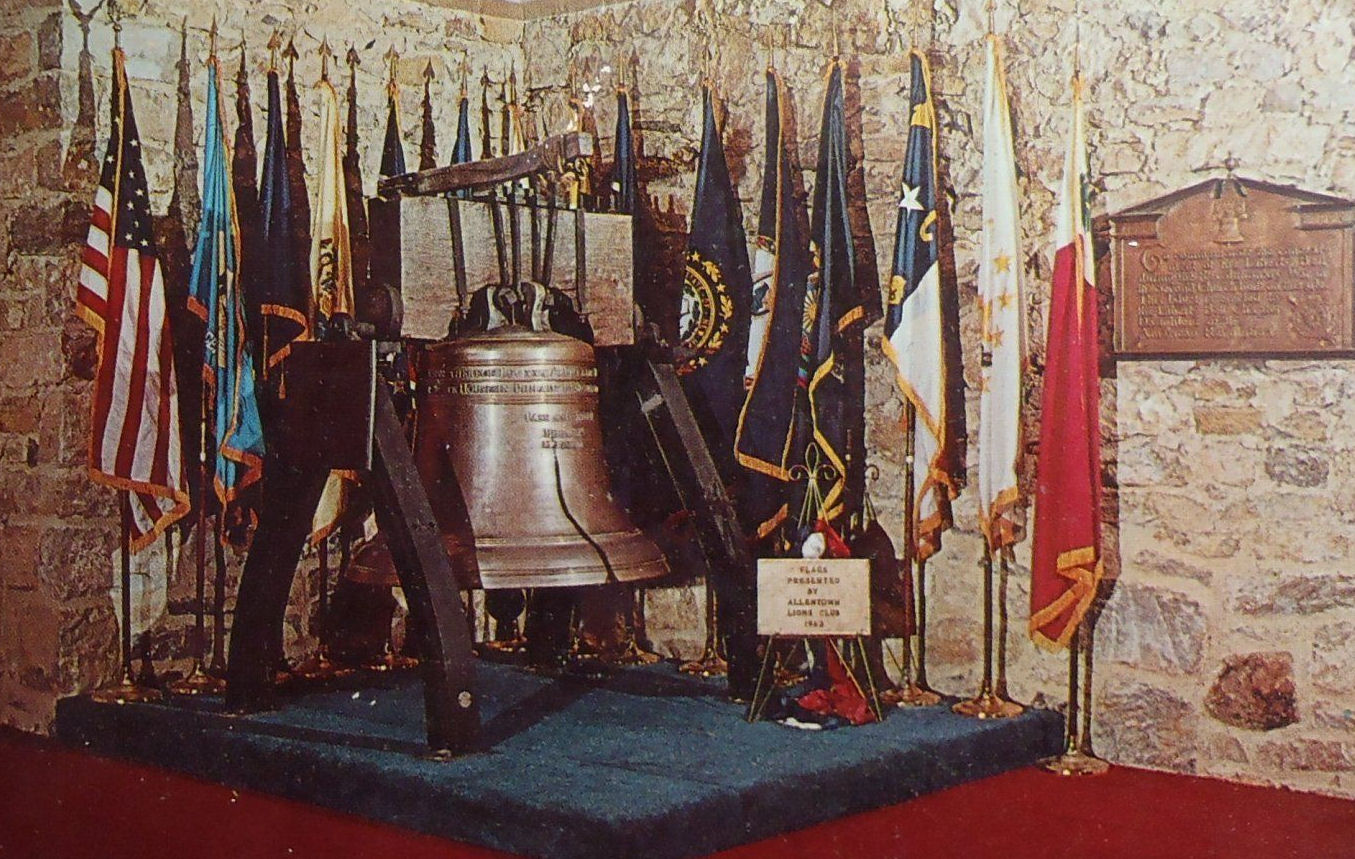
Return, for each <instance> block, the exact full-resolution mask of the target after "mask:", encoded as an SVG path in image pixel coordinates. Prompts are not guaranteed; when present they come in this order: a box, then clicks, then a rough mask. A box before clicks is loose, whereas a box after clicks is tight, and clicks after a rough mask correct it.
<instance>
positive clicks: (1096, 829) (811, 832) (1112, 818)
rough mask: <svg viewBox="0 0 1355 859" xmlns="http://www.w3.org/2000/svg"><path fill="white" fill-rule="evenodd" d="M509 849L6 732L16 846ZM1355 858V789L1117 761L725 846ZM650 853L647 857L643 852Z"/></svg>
mask: <svg viewBox="0 0 1355 859" xmlns="http://www.w3.org/2000/svg"><path fill="white" fill-rule="evenodd" d="M274 856H277V857H289V856H295V857H311V856H314V857H326V859H331V857H345V859H348V857H387V856H389V857H400V859H506V857H507V854H503V853H497V852H494V851H491V850H483V849H480V848H475V847H466V846H462V845H459V844H452V843H449V842H446V841H440V840H438V839H435V838H430V837H427V836H422V835H415V834H411V833H408V832H404V831H402V830H399V829H395V828H393V827H390V826H385V825H381V824H375V823H369V822H367V821H364V820H361V819H358V818H353V817H345V816H341V815H337V814H334V813H331V812H328V811H324V810H322V809H317V808H312V807H310V806H305V805H300V804H298V803H294V802H290V801H287V800H281V799H275V798H273V797H269V796H264V795H262V794H255V793H241V792H237V791H233V790H230V789H229V788H225V787H221V786H219V785H214V784H206V783H204V782H199V781H196V780H194V779H190V778H187V777H185V776H180V775H176V774H173V773H169V772H166V771H164V770H158V769H154V768H151V767H145V766H139V765H133V764H125V763H121V762H117V761H110V760H105V759H100V758H95V757H92V756H89V755H85V754H82V753H78V752H74V751H71V750H69V749H66V748H63V747H61V746H59V745H56V744H55V743H52V742H50V741H46V740H39V739H36V738H33V737H30V736H28V735H24V734H19V733H17V732H14V731H9V730H0V857H3V859H10V857H14V859H28V857H35V859H36V857H54V859H68V857H91V859H94V857H139V859H171V857H172V859H183V857H194V859H214V858H215V857H232V859H243V858H244V857H274ZM718 856H719V859H762V857H777V859H857V857H896V856H897V857H914V856H915V857H971V856H1001V857H1003V859H1026V857H1030V859H1059V857H1075V856H1076V857H1106V859H1116V857H1126V859H1128V857H1134V859H1153V857H1190V859H1193V857H1230V856H1238V857H1246V859H1270V857H1294V859H1347V857H1348V858H1349V859H1355V802H1352V801H1345V800H1338V799H1332V798H1329V797H1321V796H1314V795H1311V794H1300V793H1293V792H1290V791H1282V790H1269V789H1265V788H1257V787H1246V786H1241V785H1234V784H1228V783H1226V782H1221V781H1214V780H1210V779H1199V778H1190V777H1186V776H1175V775H1165V774H1162V773H1152V772H1147V771H1144V770H1134V769H1127V768H1124V767H1117V768H1115V769H1113V770H1111V772H1110V773H1109V774H1108V775H1106V776H1102V777H1100V778H1092V779H1076V780H1074V779H1064V778H1059V777H1056V776H1051V775H1048V774H1046V773H1043V772H1038V771H1034V770H1021V771H1018V772H1012V773H1008V774H1006V775H1002V776H998V777H995V778H990V779H986V780H984V781H980V782H975V783H973V784H969V785H964V786H962V787H958V788H953V789H951V790H947V791H943V792H941V793H937V794H932V795H930V796H925V797H921V798H919V799H916V800H913V801H912V802H908V803H905V804H903V805H897V806H893V807H891V808H885V809H881V810H879V811H874V812H870V813H867V814H861V815H857V816H855V817H850V818H845V819H843V820H838V821H834V822H832V823H828V824H824V825H821V826H816V827H813V828H811V829H806V830H803V831H801V832H797V833H794V834H793V835H788V836H783V837H779V838H773V839H769V840H767V841H763V842H759V843H756V844H750V845H747V846H745V847H740V848H737V849H734V850H729V851H726V852H724V853H720V854H718ZM637 859H642V857H637Z"/></svg>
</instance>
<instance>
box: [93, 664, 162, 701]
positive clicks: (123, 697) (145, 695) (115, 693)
mask: <svg viewBox="0 0 1355 859" xmlns="http://www.w3.org/2000/svg"><path fill="white" fill-rule="evenodd" d="M89 697H90V698H91V699H92V700H94V701H97V702H98V703H100V704H144V703H147V702H153V701H163V700H164V698H165V696H164V694H163V693H162V692H161V691H160V690H159V689H156V688H154V687H151V686H142V685H140V684H138V683H137V682H136V681H134V680H133V679H132V675H131V673H130V672H127V671H124V672H123V674H122V680H121V681H120V682H119V683H118V685H116V686H113V687H112V688H109V689H100V690H99V691H97V692H92V693H90V696H89Z"/></svg>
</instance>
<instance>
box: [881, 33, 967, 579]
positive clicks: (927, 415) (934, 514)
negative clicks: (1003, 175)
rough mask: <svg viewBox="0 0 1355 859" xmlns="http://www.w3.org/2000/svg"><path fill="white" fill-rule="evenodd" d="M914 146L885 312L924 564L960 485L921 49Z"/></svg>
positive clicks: (932, 113)
mask: <svg viewBox="0 0 1355 859" xmlns="http://www.w3.org/2000/svg"><path fill="white" fill-rule="evenodd" d="M910 61H911V67H912V68H911V71H912V87H911V90H910V95H909V117H910V119H909V125H908V148H907V151H906V153H905V155H904V166H903V182H902V185H901V188H900V197H899V215H898V226H897V229H896V230H895V233H894V265H893V270H892V273H891V275H890V278H889V293H888V301H887V305H886V309H885V327H884V340H883V342H882V344H881V345H882V347H883V349H884V353H885V355H887V356H888V357H889V359H890V361H892V362H893V364H894V368H895V379H896V381H897V382H898V385H899V388H900V389H901V391H902V392H903V396H904V397H905V399H906V400H907V402H909V403H910V404H912V406H913V409H914V413H915V414H916V423H915V426H916V432H915V434H914V438H915V445H916V447H915V448H914V453H913V459H914V462H915V463H917V465H916V467H915V468H914V470H913V485H912V487H911V488H910V491H911V492H912V493H913V522H912V527H913V534H914V541H913V542H914V551H915V557H916V558H918V559H919V560H924V559H926V558H928V557H931V556H932V555H933V554H935V553H936V552H937V550H939V549H940V548H941V533H942V532H943V531H945V530H946V529H947V528H949V527H950V526H951V521H952V520H951V509H950V500H951V498H952V497H953V496H954V489H955V487H954V483H953V481H952V479H951V476H950V473H949V468H948V459H949V458H948V445H949V444H950V443H951V442H950V439H949V435H950V433H949V432H948V431H947V430H948V427H950V426H951V425H952V422H951V421H949V420H948V416H947V413H946V407H947V401H948V400H949V399H950V398H949V397H948V389H949V385H951V384H953V383H956V382H958V380H952V379H949V378H947V375H948V374H947V364H948V362H947V361H946V357H945V356H946V341H945V337H946V331H945V325H944V324H943V317H944V314H943V308H942V295H941V291H942V289H943V288H944V286H945V285H944V284H943V282H942V278H941V266H940V242H939V240H938V238H939V229H938V222H937V218H938V213H937V204H938V200H937V190H938V183H937V179H936V110H935V107H934V105H933V104H932V94H931V73H930V69H929V67H928V64H927V57H926V55H925V54H923V53H922V52H921V51H918V50H913V51H911V52H910Z"/></svg>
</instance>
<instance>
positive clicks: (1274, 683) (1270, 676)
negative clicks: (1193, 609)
mask: <svg viewBox="0 0 1355 859" xmlns="http://www.w3.org/2000/svg"><path fill="white" fill-rule="evenodd" d="M1205 709H1206V710H1207V711H1208V712H1209V715H1211V716H1213V717H1214V718H1215V719H1218V720H1219V721H1220V722H1223V723H1224V724H1226V725H1232V726H1234V727H1237V728H1247V729H1250V730H1254V731H1270V730H1274V729H1275V728H1283V727H1284V726H1285V725H1292V724H1294V723H1295V722H1297V721H1298V720H1299V714H1298V702H1297V694H1296V692H1295V688H1294V658H1293V656H1292V654H1290V653H1287V652H1284V651H1279V652H1274V653H1245V654H1235V655H1233V656H1229V657H1227V658H1226V659H1224V661H1223V669H1222V670H1221V671H1220V672H1219V676H1218V679H1217V680H1215V681H1214V685H1213V686H1212V687H1211V688H1210V690H1209V695H1208V696H1207V697H1206V698H1205Z"/></svg>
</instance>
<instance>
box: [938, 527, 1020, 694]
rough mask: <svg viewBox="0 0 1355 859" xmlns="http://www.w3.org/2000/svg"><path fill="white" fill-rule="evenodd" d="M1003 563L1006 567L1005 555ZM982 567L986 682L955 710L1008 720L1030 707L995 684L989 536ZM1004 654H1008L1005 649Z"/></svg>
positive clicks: (991, 557)
mask: <svg viewBox="0 0 1355 859" xmlns="http://www.w3.org/2000/svg"><path fill="white" fill-rule="evenodd" d="M1000 553H1001V550H999V554H1000ZM1002 563H1003V564H1004V567H1005V564H1006V559H1005V558H1003V560H1002ZM980 566H981V567H982V568H983V682H982V683H981V684H980V686H979V694H977V695H975V696H974V697H973V698H970V699H969V700H967V701H961V702H960V703H958V704H956V705H955V706H954V707H952V708H951V709H952V710H954V711H955V712H956V713H959V714H960V715H961V716H970V717H972V718H975V719H1005V718H1008V717H1010V716H1017V715H1020V714H1021V713H1022V712H1023V711H1024V710H1025V709H1026V708H1025V707H1022V706H1021V705H1020V704H1017V703H1015V702H1014V701H1006V700H1003V698H1002V696H1000V695H998V694H997V692H996V691H995V687H994V685H993V649H994V641H993V602H994V599H993V549H992V546H991V544H990V543H989V541H988V539H987V538H985V539H984V541H983V560H982V562H980ZM1004 576H1005V573H1004ZM1004 581H1005V579H1004ZM1004 631H1005V630H1004ZM1003 655H1004V656H1005V655H1006V654H1005V650H1004V653H1003Z"/></svg>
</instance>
